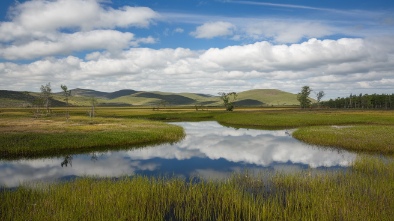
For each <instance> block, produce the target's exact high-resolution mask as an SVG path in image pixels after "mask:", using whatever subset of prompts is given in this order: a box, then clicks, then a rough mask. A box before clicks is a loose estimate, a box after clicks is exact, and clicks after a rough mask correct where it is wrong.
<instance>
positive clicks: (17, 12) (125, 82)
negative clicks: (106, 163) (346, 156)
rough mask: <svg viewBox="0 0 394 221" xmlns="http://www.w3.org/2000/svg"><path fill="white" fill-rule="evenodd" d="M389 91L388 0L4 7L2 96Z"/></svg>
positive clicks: (393, 8) (392, 41)
mask: <svg viewBox="0 0 394 221" xmlns="http://www.w3.org/2000/svg"><path fill="white" fill-rule="evenodd" d="M49 82H50V83H51V87H52V90H53V91H55V92H56V91H61V88H60V85H62V84H63V85H67V87H68V88H69V89H74V88H84V89H93V90H99V91H106V92H113V91H117V90H121V89H133V90H138V91H165V92H176V93H180V92H191V93H205V94H212V95H217V94H218V93H219V92H232V91H235V92H241V91H246V90H251V89H279V90H283V91H287V92H291V93H298V92H300V91H301V88H302V87H303V86H309V87H310V88H312V90H313V91H314V92H318V91H324V92H325V94H326V96H325V97H324V98H323V100H325V99H329V98H336V97H343V96H348V95H350V94H351V93H353V94H359V93H363V94H365V93H367V94H372V93H378V94H381V93H389V94H391V93H394V1H392V0H374V1H369V0H368V1H366V0H364V1H363V0H357V1H356V0H347V1H316V0H299V1H294V0H287V1H281V0H276V1H274V0H271V1H269V0H268V1H258V0H250V1H243V0H234V1H232V0H210V1H207V0H127V1H126V0H29V1H26V0H19V1H17V0H1V2H0V90H16V91H35V92H38V91H39V89H40V87H41V85H45V84H47V83H49Z"/></svg>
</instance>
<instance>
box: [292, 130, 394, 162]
mask: <svg viewBox="0 0 394 221" xmlns="http://www.w3.org/2000/svg"><path fill="white" fill-rule="evenodd" d="M293 137H295V138H297V139H299V140H301V141H304V142H306V143H312V144H316V145H320V146H328V147H337V148H342V149H347V150H353V151H360V150H362V151H364V152H370V153H380V154H386V155H394V125H355V126H316V127H303V128H300V129H298V130H297V131H295V132H294V133H293Z"/></svg>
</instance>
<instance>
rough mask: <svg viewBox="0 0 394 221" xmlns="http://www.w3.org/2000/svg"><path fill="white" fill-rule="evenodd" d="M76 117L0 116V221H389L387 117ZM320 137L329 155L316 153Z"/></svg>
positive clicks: (244, 113) (393, 185)
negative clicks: (105, 220) (66, 118)
mask: <svg viewBox="0 0 394 221" xmlns="http://www.w3.org/2000/svg"><path fill="white" fill-rule="evenodd" d="M57 111H58V112H59V113H62V110H61V109H59V110H57ZM82 113H83V111H82V110H81V109H78V108H75V109H73V110H72V111H71V116H72V117H71V119H70V122H66V121H65V119H64V118H63V117H62V116H61V114H56V113H55V114H53V115H52V116H49V117H43V118H41V119H32V118H31V116H30V115H29V113H28V112H26V111H25V110H23V109H22V110H6V111H4V110H3V111H2V112H1V113H0V115H1V119H2V121H1V129H2V132H3V133H2V135H1V136H2V137H1V139H3V141H4V140H6V141H7V142H2V144H1V147H0V149H1V151H2V152H1V161H0V186H3V187H2V189H1V190H0V195H1V198H2V199H3V200H2V201H1V203H0V211H1V213H0V214H1V217H0V218H1V219H2V220H12V219H14V220H25V219H32V220H43V219H44V220H45V219H53V218H54V217H56V219H58V220H75V219H84V220H94V219H111V218H113V217H117V218H118V219H121V220H122V219H123V220H128V219H131V220H142V219H143V220H266V219H270V220H294V219H307V220H309V219H310V220H338V219H340V220H357V219H367V220H385V219H387V220H389V219H390V217H393V215H394V214H393V211H392V209H391V208H392V207H393V206H394V191H393V190H394V160H393V157H392V153H393V140H394V139H393V138H392V136H393V134H394V133H392V132H393V121H394V119H393V115H392V112H390V111H336V110H334V111H297V110H288V109H286V110H272V109H268V110H267V109H264V110H240V111H235V112H234V113H228V112H222V111H219V110H210V111H191V110H187V109H186V110H163V111H149V110H142V109H130V108H128V109H122V108H117V109H116V108H108V109H103V110H102V112H101V116H100V117H98V118H96V119H94V120H92V119H89V118H87V117H84V116H83V114H82ZM32 122H33V123H32ZM168 122H171V123H168ZM29 125H34V126H30V127H29ZM56 125H58V126H56ZM224 125H225V126H224ZM119 128H121V129H119ZM382 128H383V129H382ZM141 131H142V132H144V133H143V134H141ZM297 133H299V135H297ZM76 134H79V135H81V134H83V135H86V137H88V138H87V139H84V138H83V139H81V136H77V135H76ZM105 134H107V135H106V136H104V135H105ZM133 134H137V136H135V135H133ZM300 134H301V135H300ZM305 134H307V135H309V138H308V137H307V138H301V137H303V136H304V137H305ZM335 136H336V137H335ZM89 137H90V138H89ZM101 137H104V138H105V139H103V138H101ZM295 137H296V138H297V139H299V140H303V141H299V140H297V139H295ZM310 137H312V138H315V140H310ZM327 137H331V138H330V139H328V140H331V141H332V140H334V141H336V142H337V143H321V144H320V143H318V142H317V141H319V140H320V141H321V140H324V139H326V138H327ZM338 137H339V138H341V137H342V138H343V137H345V138H346V139H338ZM33 138H34V139H33ZM100 138H101V139H100ZM118 138H119V139H118ZM361 138H362V139H364V140H360V139H361ZM373 138H377V139H373ZM97 139H98V140H97ZM308 139H309V140H308ZM119 140H120V141H121V142H119V143H117V142H116V141H119ZM82 141H83V142H82ZM357 141H360V143H367V145H365V144H364V145H355V143H357ZM366 141H368V142H366ZM304 142H308V143H310V144H307V143H304ZM42 144H51V145H50V147H48V148H43V149H40V148H42V147H46V146H45V145H42ZM70 144H71V145H70ZM316 144H319V145H320V146H317V145H316ZM340 144H342V145H340ZM366 147H369V149H368V148H366ZM57 150H60V151H59V152H57ZM15 211H24V212H15Z"/></svg>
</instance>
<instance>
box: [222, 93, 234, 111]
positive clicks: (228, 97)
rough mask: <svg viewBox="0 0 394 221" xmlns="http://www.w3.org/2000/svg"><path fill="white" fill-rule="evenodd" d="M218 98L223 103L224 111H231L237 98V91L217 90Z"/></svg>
mask: <svg viewBox="0 0 394 221" xmlns="http://www.w3.org/2000/svg"><path fill="white" fill-rule="evenodd" d="M219 95H220V99H221V100H222V101H223V105H224V107H225V108H226V111H233V110H234V101H235V100H237V96H238V95H237V93H236V92H230V93H225V92H219Z"/></svg>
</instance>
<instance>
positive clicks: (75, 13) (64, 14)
mask: <svg viewBox="0 0 394 221" xmlns="http://www.w3.org/2000/svg"><path fill="white" fill-rule="evenodd" d="M11 15H12V16H11V17H12V21H13V22H14V23H15V24H16V25H17V26H19V27H22V28H23V29H25V30H26V31H36V32H40V31H41V32H51V31H57V30H59V29H64V28H70V29H73V28H76V29H78V30H85V31H86V30H93V29H101V28H115V27H129V26H139V27H147V26H148V25H149V24H150V23H151V21H152V19H155V18H157V17H158V14H157V13H156V12H154V11H153V10H152V9H150V8H146V7H129V6H126V7H123V8H120V9H113V8H104V7H103V6H101V5H100V4H99V3H98V2H97V1H95V0H56V1H49V0H35V1H27V2H25V3H22V4H18V5H17V6H16V7H14V8H13V10H12V11H11Z"/></svg>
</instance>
